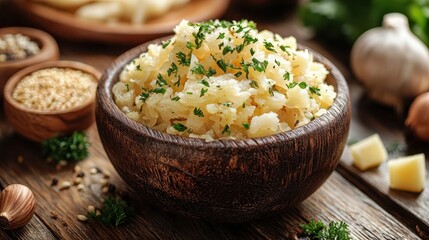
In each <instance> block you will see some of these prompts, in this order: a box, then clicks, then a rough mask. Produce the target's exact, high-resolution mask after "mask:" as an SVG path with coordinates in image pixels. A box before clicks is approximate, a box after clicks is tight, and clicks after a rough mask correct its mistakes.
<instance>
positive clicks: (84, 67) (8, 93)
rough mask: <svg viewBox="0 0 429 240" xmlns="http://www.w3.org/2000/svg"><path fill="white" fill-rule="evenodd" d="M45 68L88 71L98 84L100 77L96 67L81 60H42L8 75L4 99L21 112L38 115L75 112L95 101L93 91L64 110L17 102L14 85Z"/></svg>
mask: <svg viewBox="0 0 429 240" xmlns="http://www.w3.org/2000/svg"><path fill="white" fill-rule="evenodd" d="M47 68H71V69H74V70H80V71H82V72H85V73H88V74H90V75H92V76H93V77H94V81H95V83H96V84H98V81H99V79H100V77H101V72H100V71H98V70H97V69H96V68H94V67H92V66H90V65H88V64H86V63H82V62H76V61H69V60H58V61H48V62H42V63H39V64H36V65H32V66H29V67H26V68H24V69H22V70H20V71H18V72H17V73H15V74H14V75H12V76H11V77H10V79H9V80H8V81H7V82H6V85H5V88H4V99H5V101H7V102H8V103H9V104H10V105H11V106H13V107H14V108H16V109H18V110H20V111H22V112H29V113H34V114H40V115H57V114H63V113H71V112H77V111H79V110H81V109H84V108H86V107H88V106H90V105H91V104H92V103H94V102H95V95H96V94H95V91H94V93H92V96H91V97H89V98H88V99H87V100H86V101H85V102H83V103H82V104H80V105H78V106H75V107H72V108H69V109H65V110H59V111H45V110H36V109H30V108H26V107H25V106H23V105H22V104H19V103H18V102H17V101H16V100H15V99H14V98H13V97H12V92H13V90H14V89H15V87H16V85H17V84H18V83H19V82H20V81H21V80H22V79H23V78H24V77H25V76H28V75H29V74H31V73H33V72H35V71H38V70H42V69H47Z"/></svg>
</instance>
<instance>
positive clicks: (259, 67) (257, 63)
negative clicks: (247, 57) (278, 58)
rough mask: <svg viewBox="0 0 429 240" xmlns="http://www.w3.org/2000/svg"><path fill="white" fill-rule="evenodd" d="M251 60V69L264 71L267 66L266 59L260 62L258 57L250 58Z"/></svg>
mask: <svg viewBox="0 0 429 240" xmlns="http://www.w3.org/2000/svg"><path fill="white" fill-rule="evenodd" d="M252 62H253V65H252V67H253V69H255V70H256V71H258V72H265V69H267V66H268V61H267V60H264V61H263V62H260V61H259V60H258V59H256V58H252Z"/></svg>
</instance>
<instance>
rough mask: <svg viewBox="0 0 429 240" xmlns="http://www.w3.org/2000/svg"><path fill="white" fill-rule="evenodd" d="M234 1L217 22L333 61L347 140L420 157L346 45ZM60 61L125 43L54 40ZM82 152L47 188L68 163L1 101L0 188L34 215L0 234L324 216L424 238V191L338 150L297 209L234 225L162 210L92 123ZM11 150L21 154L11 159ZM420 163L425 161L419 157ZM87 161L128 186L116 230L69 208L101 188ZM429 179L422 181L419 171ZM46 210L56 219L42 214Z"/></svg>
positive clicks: (280, 227)
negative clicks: (248, 27)
mask: <svg viewBox="0 0 429 240" xmlns="http://www.w3.org/2000/svg"><path fill="white" fill-rule="evenodd" d="M261 15H262V16H263V13H262V14H261V13H259V16H258V15H256V14H253V13H249V12H245V11H243V10H240V8H238V7H237V6H233V7H232V8H231V9H230V10H229V12H228V13H227V14H226V16H225V18H226V19H241V18H243V17H245V18H249V19H253V20H255V21H256V22H257V23H258V27H259V29H269V30H271V31H274V32H277V33H280V34H281V35H283V36H288V35H294V36H296V37H297V39H298V40H299V42H301V43H303V44H304V45H307V46H309V47H311V48H313V49H315V50H317V51H319V52H320V53H322V54H323V55H325V56H326V57H328V58H329V59H330V60H332V61H333V62H334V63H335V64H336V65H337V66H338V67H339V68H340V70H341V71H342V72H343V74H344V75H345V77H346V79H347V80H348V82H349V86H350V92H351V98H352V105H353V114H352V123H351V129H350V139H355V140H359V139H362V138H363V137H366V136H368V135H370V134H373V133H379V134H380V135H381V137H382V139H383V141H384V143H385V144H386V145H387V146H400V147H399V148H398V147H396V148H392V147H390V152H389V153H390V156H391V157H393V156H398V155H404V154H410V153H415V152H422V151H423V152H424V149H426V154H428V151H427V149H429V148H428V144H427V143H426V144H425V143H420V142H418V141H416V140H415V139H413V138H412V137H405V136H408V135H406V132H407V131H406V129H405V128H404V126H403V116H398V115H397V114H395V113H394V111H393V110H390V109H387V108H384V107H381V106H379V105H377V104H374V103H373V102H371V101H369V100H368V99H367V98H366V95H365V92H364V91H363V90H362V88H361V87H360V86H359V85H358V84H357V83H356V82H355V81H354V80H353V77H352V75H351V72H350V69H349V66H348V50H347V49H336V48H335V45H334V44H332V45H329V44H324V45H323V44H321V43H320V42H319V41H317V40H315V39H310V38H309V37H308V34H307V32H306V31H303V29H302V27H301V26H300V23H299V21H298V20H297V18H296V16H295V14H294V13H293V10H292V11H289V12H288V13H284V14H281V15H275V16H273V15H272V14H270V18H269V19H267V18H266V17H265V18H264V17H261ZM28 25H29V26H31V23H28V22H25V21H24V20H22V18H21V17H20V16H19V14H18V13H16V12H14V9H13V8H11V7H10V6H9V4H8V3H6V2H3V3H1V1H0V26H1V27H4V26H28ZM57 40H58V43H59V46H60V51H61V58H62V59H68V60H76V61H81V62H84V63H88V64H90V65H93V66H94V67H96V68H98V69H99V70H104V69H106V68H107V67H108V66H109V64H110V62H111V61H112V60H113V59H115V58H116V57H117V56H118V55H119V54H120V53H122V52H124V51H126V50H127V49H129V48H130V46H114V45H103V44H93V43H92V44H90V43H72V42H67V41H64V40H61V39H57ZM87 133H88V135H89V138H90V141H91V147H90V157H89V158H88V159H86V160H84V161H82V162H80V163H78V165H79V166H81V167H82V169H83V170H84V171H85V173H86V177H85V178H84V179H85V180H84V181H85V189H84V190H83V191H78V190H77V188H76V187H72V188H70V189H68V190H62V191H61V190H59V187H58V186H56V187H51V186H50V185H51V181H52V179H54V178H56V179H59V180H60V182H61V181H63V180H69V181H72V180H73V178H74V177H75V175H76V174H75V173H73V166H67V167H64V168H62V169H61V170H57V169H56V168H55V166H54V165H52V164H49V163H47V162H46V161H45V159H44V157H43V156H42V154H41V148H40V145H38V144H35V143H32V142H30V141H27V140H25V139H24V138H22V137H20V136H18V135H17V134H15V133H13V130H12V129H11V127H10V126H9V125H8V124H7V122H6V121H5V119H4V114H3V111H2V108H0V159H1V160H0V187H1V188H2V189H3V188H4V187H5V186H7V185H9V184H12V183H21V184H25V185H27V186H28V187H30V188H31V189H32V190H33V192H34V194H35V197H36V201H37V204H38V207H37V210H36V214H35V216H34V217H33V218H32V220H31V221H30V223H29V224H28V225H26V226H25V227H24V228H22V229H19V230H15V231H2V230H0V239H294V238H295V236H296V233H297V232H299V225H300V224H303V223H307V222H308V221H310V220H311V219H317V220H322V221H324V222H325V223H327V222H329V221H332V220H335V221H340V220H341V221H345V222H347V223H348V224H349V229H350V231H351V235H352V237H353V239H419V238H421V239H429V191H428V189H426V190H425V191H424V192H422V193H420V194H412V193H406V192H401V191H394V190H390V189H389V186H388V176H387V166H386V164H383V165H382V166H380V167H379V168H377V169H374V170H371V171H367V172H360V171H358V170H356V169H355V168H354V167H352V166H351V165H350V157H349V155H348V151H347V149H346V151H345V154H344V157H343V159H342V162H341V163H340V165H339V166H338V168H337V170H336V171H335V172H334V173H333V174H332V175H331V176H330V178H329V179H328V180H327V181H326V183H325V184H324V185H323V186H322V187H321V188H320V189H319V190H318V191H317V192H316V193H314V194H313V195H312V196H311V197H309V198H308V199H307V200H305V201H304V202H302V203H301V204H300V205H298V206H297V207H295V208H293V209H290V210H288V211H285V212H284V213H283V214H280V215H276V216H273V217H271V218H266V219H261V220H258V221H254V222H249V223H242V224H224V223H209V222H205V221H200V220H194V219H187V218H184V217H181V216H177V215H173V214H170V213H166V212H164V211H162V210H160V209H158V208H156V207H153V206H151V205H149V204H147V202H146V201H145V199H142V198H139V197H137V195H136V194H133V193H132V191H131V190H130V189H128V188H127V186H126V184H125V183H124V182H123V181H122V180H121V179H120V177H119V176H118V175H117V174H116V172H115V171H114V169H113V167H112V165H111V164H110V162H109V160H108V158H107V157H106V154H105V152H104V150H103V147H102V145H101V144H100V140H99V137H98V134H97V128H96V126H95V125H93V126H92V127H90V128H89V129H88V131H87ZM19 156H22V157H23V161H22V162H21V161H18V158H19ZM426 165H427V166H428V165H429V164H426ZM91 167H99V168H100V169H102V170H103V171H109V172H110V173H111V177H110V179H109V181H110V182H111V183H112V184H114V185H115V186H116V187H117V189H118V191H122V192H129V193H130V194H129V196H130V202H131V204H132V205H133V206H134V207H135V208H136V211H137V214H136V216H135V217H134V218H133V219H132V220H131V221H130V222H128V223H126V224H124V225H123V226H119V227H106V226H104V225H101V224H99V223H96V222H79V221H78V220H77V218H76V216H77V215H78V214H85V213H86V212H87V210H86V209H87V206H88V205H95V206H100V205H101V203H102V201H103V199H104V198H105V197H106V195H105V194H104V193H103V192H102V190H101V185H100V184H99V181H100V178H101V176H99V175H90V174H89V169H90V168H91ZM426 183H427V185H429V180H428V178H426ZM52 211H55V212H56V213H58V218H57V219H54V218H52V217H51V213H52Z"/></svg>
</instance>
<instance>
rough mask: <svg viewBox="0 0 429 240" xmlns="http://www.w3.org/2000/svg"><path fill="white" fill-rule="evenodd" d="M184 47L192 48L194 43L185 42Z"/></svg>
mask: <svg viewBox="0 0 429 240" xmlns="http://www.w3.org/2000/svg"><path fill="white" fill-rule="evenodd" d="M186 48H187V49H189V50H192V49H194V48H195V44H193V43H192V42H186Z"/></svg>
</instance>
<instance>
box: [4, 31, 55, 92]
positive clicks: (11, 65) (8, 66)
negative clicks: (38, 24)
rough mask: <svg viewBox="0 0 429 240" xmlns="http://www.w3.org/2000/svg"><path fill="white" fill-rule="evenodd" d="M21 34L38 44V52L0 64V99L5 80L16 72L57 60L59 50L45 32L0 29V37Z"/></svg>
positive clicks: (53, 40)
mask: <svg viewBox="0 0 429 240" xmlns="http://www.w3.org/2000/svg"><path fill="white" fill-rule="evenodd" d="M18 33H20V34H23V35H24V36H27V37H29V38H30V39H31V40H32V41H34V42H35V43H37V44H38V46H39V48H40V52H39V53H38V54H36V55H34V56H31V57H29V58H26V59H22V60H18V61H7V62H0V98H2V97H3V89H4V86H5V85H6V82H7V80H8V79H9V78H10V77H11V76H12V75H13V74H14V73H16V72H18V71H19V70H21V69H24V68H26V67H28V66H31V65H34V64H38V63H41V62H46V61H53V60H58V59H59V57H60V53H59V49H58V45H57V42H56V41H55V39H54V38H53V37H52V36H51V35H49V34H48V33H46V32H43V31H41V30H38V29H34V28H28V27H7V28H1V29H0V36H2V35H5V34H18Z"/></svg>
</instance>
